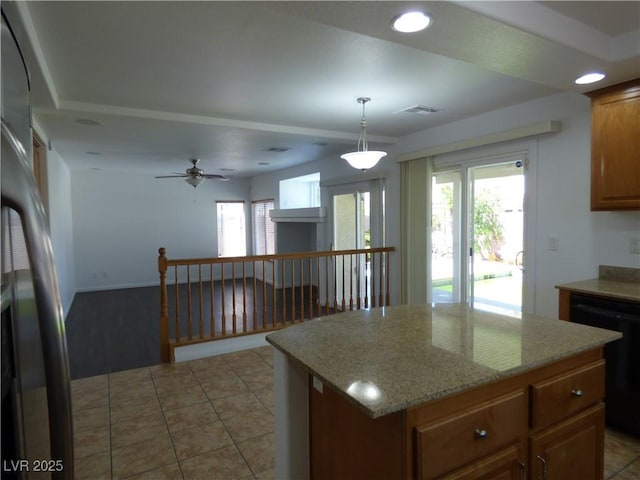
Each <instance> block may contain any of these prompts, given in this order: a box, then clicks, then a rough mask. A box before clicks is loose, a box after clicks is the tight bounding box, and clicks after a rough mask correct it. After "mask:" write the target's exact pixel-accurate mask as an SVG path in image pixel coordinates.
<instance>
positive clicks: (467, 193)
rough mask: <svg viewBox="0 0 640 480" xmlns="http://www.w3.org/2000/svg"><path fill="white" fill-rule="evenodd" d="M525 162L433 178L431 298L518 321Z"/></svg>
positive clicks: (467, 167)
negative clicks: (464, 304) (468, 306)
mask: <svg viewBox="0 0 640 480" xmlns="http://www.w3.org/2000/svg"><path fill="white" fill-rule="evenodd" d="M524 165H525V158H524V157H522V158H513V159H509V160H508V161H505V160H502V161H494V162H487V161H484V162H481V163H480V162H478V163H475V164H474V163H470V164H467V165H464V166H458V167H457V168H455V169H450V170H443V171H438V172H436V173H434V175H433V178H432V202H431V220H432V221H431V227H432V228H431V252H432V253H431V299H432V301H433V302H435V303H441V302H466V303H469V304H470V305H472V306H474V307H475V308H479V309H484V310H490V311H496V312H499V313H505V314H509V315H516V316H519V315H520V314H521V312H522V291H523V274H524V264H523V259H524V241H523V238H524V185H525V183H524V168H523V167H524Z"/></svg>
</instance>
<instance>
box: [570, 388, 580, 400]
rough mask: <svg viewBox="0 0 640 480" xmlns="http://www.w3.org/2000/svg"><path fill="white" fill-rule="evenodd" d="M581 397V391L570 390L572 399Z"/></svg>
mask: <svg viewBox="0 0 640 480" xmlns="http://www.w3.org/2000/svg"><path fill="white" fill-rule="evenodd" d="M582 395H583V393H582V390H580V389H574V390H571V396H572V397H573V398H580V397H582Z"/></svg>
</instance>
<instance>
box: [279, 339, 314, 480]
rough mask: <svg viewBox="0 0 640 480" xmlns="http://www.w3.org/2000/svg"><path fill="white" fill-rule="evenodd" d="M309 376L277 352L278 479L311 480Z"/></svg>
mask: <svg viewBox="0 0 640 480" xmlns="http://www.w3.org/2000/svg"><path fill="white" fill-rule="evenodd" d="M308 383H309V374H308V373H307V372H306V371H305V370H303V369H302V368H300V367H299V366H298V365H296V364H294V363H293V362H291V361H289V357H287V356H286V355H285V354H284V353H282V352H281V351H280V350H278V349H277V348H274V349H273V390H274V395H275V420H276V424H275V442H276V445H275V446H276V478H282V479H285V478H286V479H291V480H299V479H300V480H304V479H308V478H309V390H308V388H309V385H308Z"/></svg>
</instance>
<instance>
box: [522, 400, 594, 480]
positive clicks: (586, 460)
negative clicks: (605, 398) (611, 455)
mask: <svg viewBox="0 0 640 480" xmlns="http://www.w3.org/2000/svg"><path fill="white" fill-rule="evenodd" d="M529 465H530V468H531V474H532V475H531V478H535V479H540V480H602V478H603V474H604V405H603V404H599V405H597V406H595V407H592V408H590V409H588V410H586V411H583V412H581V413H579V414H577V415H575V416H573V417H571V418H570V419H569V420H567V421H565V422H562V423H560V424H557V425H555V426H553V427H550V428H548V429H547V430H543V431H542V432H540V433H539V434H537V435H535V436H533V437H531V458H530V459H529Z"/></svg>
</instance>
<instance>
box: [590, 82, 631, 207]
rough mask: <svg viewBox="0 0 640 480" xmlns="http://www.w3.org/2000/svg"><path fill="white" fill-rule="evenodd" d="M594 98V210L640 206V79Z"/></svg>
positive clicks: (592, 131)
mask: <svg viewBox="0 0 640 480" xmlns="http://www.w3.org/2000/svg"><path fill="white" fill-rule="evenodd" d="M587 95H588V96H589V97H590V98H591V210H640V79H636V80H632V81H630V82H626V83H621V84H619V85H614V86H612V87H607V88H603V89H600V90H595V91H593V92H590V93H587Z"/></svg>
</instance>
